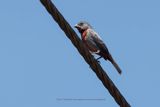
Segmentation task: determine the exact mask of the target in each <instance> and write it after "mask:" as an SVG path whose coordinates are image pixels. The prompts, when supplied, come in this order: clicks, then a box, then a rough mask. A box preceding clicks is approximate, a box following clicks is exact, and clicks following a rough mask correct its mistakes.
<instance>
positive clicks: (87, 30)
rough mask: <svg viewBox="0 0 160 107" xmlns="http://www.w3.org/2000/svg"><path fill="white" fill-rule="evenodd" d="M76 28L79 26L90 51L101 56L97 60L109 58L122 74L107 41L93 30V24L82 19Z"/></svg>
mask: <svg viewBox="0 0 160 107" xmlns="http://www.w3.org/2000/svg"><path fill="white" fill-rule="evenodd" d="M75 28H77V30H78V31H79V32H80V34H81V38H82V41H83V43H84V44H85V45H86V47H87V48H88V49H89V51H90V52H91V53H94V54H97V55H99V56H100V57H99V58H97V60H98V59H100V58H102V57H103V58H104V59H105V60H109V61H110V62H111V63H112V64H113V66H114V67H115V68H116V70H117V71H118V73H119V74H121V72H122V71H121V69H120V67H119V66H118V64H117V63H116V62H115V60H114V59H113V57H112V56H111V54H110V52H109V51H108V49H107V46H106V45H105V43H104V42H103V41H102V39H101V38H100V37H99V35H98V34H97V33H96V32H95V31H94V30H93V28H92V26H91V25H90V24H89V23H87V22H85V21H80V22H79V23H78V24H76V25H75Z"/></svg>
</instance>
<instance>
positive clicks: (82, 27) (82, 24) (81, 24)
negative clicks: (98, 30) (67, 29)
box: [74, 21, 92, 33]
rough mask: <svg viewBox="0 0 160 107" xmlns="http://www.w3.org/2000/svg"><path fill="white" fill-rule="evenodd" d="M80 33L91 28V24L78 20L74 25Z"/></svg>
mask: <svg viewBox="0 0 160 107" xmlns="http://www.w3.org/2000/svg"><path fill="white" fill-rule="evenodd" d="M74 27H75V28H77V30H78V31H79V32H80V33H83V32H84V31H85V30H87V29H90V28H92V27H91V25H90V24H89V23H87V22H85V21H80V22H79V23H77V24H76V25H75V26H74Z"/></svg>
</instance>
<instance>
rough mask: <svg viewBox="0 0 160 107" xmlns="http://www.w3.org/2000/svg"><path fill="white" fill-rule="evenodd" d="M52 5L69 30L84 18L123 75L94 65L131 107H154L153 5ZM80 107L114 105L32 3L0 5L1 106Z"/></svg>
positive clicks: (156, 14)
mask: <svg viewBox="0 0 160 107" xmlns="http://www.w3.org/2000/svg"><path fill="white" fill-rule="evenodd" d="M54 3H55V5H56V6H57V8H58V9H59V10H60V11H61V13H62V14H63V16H64V17H65V18H66V19H67V21H68V22H69V23H70V24H71V25H72V26H74V25H75V24H76V23H77V22H78V21H80V20H86V21H88V22H89V23H90V24H91V25H92V26H93V27H94V29H95V30H96V31H97V32H98V33H99V35H100V36H101V38H103V40H104V42H105V43H106V44H107V46H108V48H109V50H110V52H111V54H112V55H113V57H114V58H115V60H116V61H117V63H118V64H119V66H120V67H121V69H122V71H123V73H122V75H121V76H120V75H119V74H118V73H117V72H116V70H115V69H114V68H113V66H112V65H111V64H110V63H108V62H106V61H105V60H103V59H102V60H101V65H102V67H103V68H104V69H105V70H106V72H107V74H108V75H109V76H110V78H111V79H112V80H113V82H114V83H115V85H116V86H117V87H118V89H119V90H120V91H121V93H122V94H123V95H124V97H125V98H126V99H127V101H128V102H129V103H130V104H131V105H132V107H160V103H159V102H160V92H159V90H160V56H159V55H160V6H159V4H160V1H159V0H132V1H131V0H54ZM76 32H77V31H76ZM77 33H78V32H77ZM64 99H103V100H64ZM86 106H88V107H118V106H117V104H116V102H115V101H114V99H113V98H112V97H111V96H110V94H109V92H108V91H107V90H106V89H105V88H104V86H103V85H102V83H101V81H100V80H99V79H98V78H97V77H96V75H95V73H93V72H92V70H91V69H90V68H89V66H88V65H87V64H86V62H85V61H84V60H83V58H82V57H81V56H80V54H79V53H78V51H77V50H76V48H75V47H74V46H73V45H72V43H71V42H70V40H69V39H68V38H67V37H66V36H65V34H64V33H63V32H62V31H61V29H60V28H59V26H57V24H56V23H55V21H53V20H52V18H51V16H50V15H49V14H48V12H47V11H46V10H45V9H44V7H43V6H42V5H41V3H40V2H39V0H10V1H8V0H3V1H1V3H0V107H86Z"/></svg>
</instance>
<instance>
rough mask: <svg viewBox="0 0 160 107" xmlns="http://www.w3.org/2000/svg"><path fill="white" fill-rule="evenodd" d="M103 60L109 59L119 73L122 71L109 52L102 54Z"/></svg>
mask: <svg viewBox="0 0 160 107" xmlns="http://www.w3.org/2000/svg"><path fill="white" fill-rule="evenodd" d="M103 56H104V59H105V60H109V61H110V62H111V63H112V65H113V66H114V67H115V68H116V70H117V71H118V73H119V74H121V73H122V70H121V69H120V67H119V66H118V64H117V63H116V62H115V60H114V59H113V58H112V56H111V54H109V55H103Z"/></svg>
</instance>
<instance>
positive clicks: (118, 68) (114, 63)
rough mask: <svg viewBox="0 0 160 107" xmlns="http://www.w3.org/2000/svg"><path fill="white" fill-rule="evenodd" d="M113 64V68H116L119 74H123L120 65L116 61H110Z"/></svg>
mask: <svg viewBox="0 0 160 107" xmlns="http://www.w3.org/2000/svg"><path fill="white" fill-rule="evenodd" d="M110 61H111V63H112V64H113V66H114V67H115V68H116V70H117V71H118V73H119V74H121V73H122V71H121V69H120V67H119V66H118V64H117V63H116V62H115V61H114V60H110Z"/></svg>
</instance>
